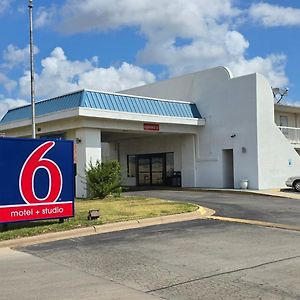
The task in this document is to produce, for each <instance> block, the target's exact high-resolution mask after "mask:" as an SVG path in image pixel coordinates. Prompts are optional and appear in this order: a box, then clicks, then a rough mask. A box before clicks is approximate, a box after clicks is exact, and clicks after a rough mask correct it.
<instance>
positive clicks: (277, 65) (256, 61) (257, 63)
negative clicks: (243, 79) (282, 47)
mask: <svg viewBox="0 0 300 300" xmlns="http://www.w3.org/2000/svg"><path fill="white" fill-rule="evenodd" d="M285 63H286V56H285V55H283V54H281V55H270V56H268V57H267V58H262V57H255V58H253V59H250V60H246V59H244V58H241V59H240V60H238V61H234V62H231V63H230V64H229V68H230V69H231V70H232V72H233V73H234V74H235V75H239V76H241V75H244V74H247V73H255V72H257V73H261V74H264V75H265V76H266V77H267V78H268V79H269V81H270V83H271V85H272V86H274V87H286V86H287V85H288V78H287V76H286V74H285V71H284V68H285Z"/></svg>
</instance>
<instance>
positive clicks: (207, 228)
mask: <svg viewBox="0 0 300 300" xmlns="http://www.w3.org/2000/svg"><path fill="white" fill-rule="evenodd" d="M133 194H139V195H144V196H147V197H159V198H163V199H172V200H180V201H188V202H194V203H198V204H200V205H204V206H207V207H210V208H213V209H215V210H216V214H217V215H219V216H220V215H221V216H227V217H229V218H242V219H245V220H246V219H252V220H260V221H263V222H277V223H285V224H290V225H293V226H294V225H296V226H298V225H300V221H299V215H300V214H299V212H300V211H299V209H300V205H299V202H297V201H294V200H289V199H282V198H272V197H265V196H257V195H241V194H224V193H212V192H201V193H199V192H187V191H185V192H183V191H144V192H142V191H139V192H135V193H133ZM3 251H4V252H3ZM5 251H7V253H6V252H5ZM19 251H21V252H19ZM0 269H1V270H4V272H2V273H3V274H5V276H2V280H1V281H0V290H1V293H0V299H20V298H23V299H53V298H59V299H158V298H163V299H213V300H214V299H230V300H235V299H272V300H273V299H274V300H277V299H300V233H299V231H293V230H281V229H274V228H268V227H263V226H257V225H247V224H241V223H233V222H224V221H221V220H217V219H215V220H213V219H206V220H203V219H202V220H200V219H199V220H194V221H187V222H180V223H172V224H164V225H156V226H150V227H145V228H139V229H131V230H124V231H119V232H111V233H105V234H100V235H92V236H87V237H79V238H73V239H67V240H61V241H56V242H49V243H44V244H36V245H32V246H28V247H23V248H19V249H18V251H12V250H7V249H6V250H3V249H0Z"/></svg>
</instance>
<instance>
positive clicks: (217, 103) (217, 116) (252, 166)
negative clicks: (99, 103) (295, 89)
mask: <svg viewBox="0 0 300 300" xmlns="http://www.w3.org/2000/svg"><path fill="white" fill-rule="evenodd" d="M258 78H259V79H258ZM262 82H264V83H262ZM122 93H128V94H135V95H140V96H149V97H162V98H167V99H177V100H186V101H191V102H194V103H196V105H197V107H198V109H199V111H200V113H201V114H202V117H204V118H205V119H206V124H205V127H202V128H199V130H198V135H197V141H196V149H195V152H196V163H195V170H196V178H195V186H200V187H224V182H225V180H224V178H223V176H224V172H223V161H222V157H223V156H222V150H223V149H233V155H234V166H233V167H234V187H235V188H239V182H240V180H241V179H248V180H249V188H252V189H266V188H273V187H281V186H283V185H284V180H285V179H286V178H287V177H288V176H289V175H291V174H293V173H295V172H296V173H297V170H298V163H299V162H300V159H299V157H298V156H296V152H295V153H294V150H293V147H292V146H291V145H290V144H289V142H288V141H287V140H285V137H284V136H283V135H282V133H281V132H280V131H279V130H278V129H277V127H276V125H275V123H274V110H273V109H274V104H273V97H272V92H271V87H270V85H269V84H268V83H267V82H266V80H265V79H263V77H262V76H260V75H257V74H252V75H247V76H243V77H237V78H232V76H231V73H230V72H229V71H228V70H227V69H226V68H222V67H220V68H214V69H210V70H205V71H201V72H196V73H193V74H188V75H184V76H181V77H177V78H173V79H170V80H167V81H161V82H157V83H154V84H150V85H147V86H142V87H138V88H134V89H130V90H126V91H122ZM266 114H267V118H265V115H266ZM270 131H271V132H272V133H271V134H270V133H269V132H270ZM191 145H192V143H191ZM274 148H277V149H278V151H277V150H276V151H274ZM274 152H276V153H277V154H276V155H275V154H274ZM279 154H280V155H281V157H280V159H279V161H280V163H279V165H278V167H277V168H276V172H277V174H278V173H279V174H280V176H279V175H276V174H273V172H274V165H276V160H277V159H276V157H277V156H278V155H279ZM294 154H295V155H294ZM190 155H192V154H190ZM268 157H269V158H268ZM271 157H272V158H271ZM191 159H193V158H191ZM289 159H292V161H293V165H292V166H289V167H287V166H286V165H285V164H284V162H287V161H288V160H289ZM298 173H299V172H298ZM266 177H267V178H266ZM185 180H186V179H185V178H183V181H185Z"/></svg>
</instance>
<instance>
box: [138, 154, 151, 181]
mask: <svg viewBox="0 0 300 300" xmlns="http://www.w3.org/2000/svg"><path fill="white" fill-rule="evenodd" d="M137 170H138V185H151V172H150V171H151V159H150V157H149V158H148V157H138V158H137Z"/></svg>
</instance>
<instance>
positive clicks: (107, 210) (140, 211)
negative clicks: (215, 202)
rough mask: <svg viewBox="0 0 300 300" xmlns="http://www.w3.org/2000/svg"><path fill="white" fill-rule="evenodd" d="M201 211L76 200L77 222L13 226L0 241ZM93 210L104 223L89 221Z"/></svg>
mask: <svg viewBox="0 0 300 300" xmlns="http://www.w3.org/2000/svg"><path fill="white" fill-rule="evenodd" d="M197 208H198V207H197V206H196V205H195V204H190V203H180V202H173V201H167V200H160V199H156V198H143V197H118V198H105V199H102V200H76V201H75V217H74V218H70V219H69V220H67V221H65V222H64V223H58V220H45V221H33V222H20V223H14V224H9V225H8V231H4V232H0V241H1V240H8V239H14V238H20V237H26V236H34V235H38V234H43V233H48V232H57V231H65V230H70V229H75V228H82V227H88V226H95V225H101V224H106V223H114V222H121V221H128V220H138V219H144V218H150V217H158V216H165V215H171V214H179V213H184V212H192V211H195V210H196V209H197ZM90 209H99V210H100V214H101V216H100V219H98V220H92V221H89V220H87V215H88V211H89V210H90Z"/></svg>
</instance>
